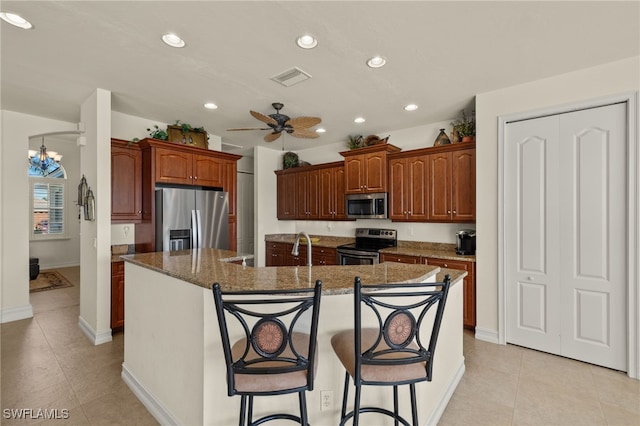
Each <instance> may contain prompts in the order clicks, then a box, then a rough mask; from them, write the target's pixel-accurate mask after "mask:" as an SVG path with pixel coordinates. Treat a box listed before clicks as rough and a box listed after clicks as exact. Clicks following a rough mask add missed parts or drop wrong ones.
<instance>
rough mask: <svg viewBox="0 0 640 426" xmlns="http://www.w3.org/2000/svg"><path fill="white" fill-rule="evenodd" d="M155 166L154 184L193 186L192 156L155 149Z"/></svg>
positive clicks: (169, 150) (185, 153)
mask: <svg viewBox="0 0 640 426" xmlns="http://www.w3.org/2000/svg"><path fill="white" fill-rule="evenodd" d="M155 165H156V167H155V182H158V183H176V184H182V185H193V154H191V153H189V152H181V151H178V150H174V149H165V148H156V149H155Z"/></svg>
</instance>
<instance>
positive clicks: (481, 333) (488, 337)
mask: <svg viewBox="0 0 640 426" xmlns="http://www.w3.org/2000/svg"><path fill="white" fill-rule="evenodd" d="M476 339H478V340H482V341H485V342H489V343H495V344H500V340H499V339H498V332H497V331H495V330H489V329H486V328H480V327H476Z"/></svg>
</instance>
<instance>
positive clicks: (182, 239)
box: [155, 188, 229, 251]
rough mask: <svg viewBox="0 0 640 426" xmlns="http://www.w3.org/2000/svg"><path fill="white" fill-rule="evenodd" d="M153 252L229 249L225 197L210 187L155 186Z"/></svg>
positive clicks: (225, 194)
mask: <svg viewBox="0 0 640 426" xmlns="http://www.w3.org/2000/svg"><path fill="white" fill-rule="evenodd" d="M155 196H156V251H175V250H188V249H192V248H218V249H228V248H229V222H228V217H229V198H228V194H227V193H226V192H222V191H216V190H210V189H206V188H203V189H186V188H156V193H155Z"/></svg>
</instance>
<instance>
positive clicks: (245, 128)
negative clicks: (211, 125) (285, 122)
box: [227, 127, 271, 132]
mask: <svg viewBox="0 0 640 426" xmlns="http://www.w3.org/2000/svg"><path fill="white" fill-rule="evenodd" d="M237 130H271V127H240V128H237V129H227V132H235V131H237Z"/></svg>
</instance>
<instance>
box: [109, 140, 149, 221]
mask: <svg viewBox="0 0 640 426" xmlns="http://www.w3.org/2000/svg"><path fill="white" fill-rule="evenodd" d="M141 220H142V151H140V148H139V147H138V146H136V145H132V146H129V143H128V142H127V141H120V140H116V139H114V140H112V141H111V222H126V223H137V222H139V221H141Z"/></svg>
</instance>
